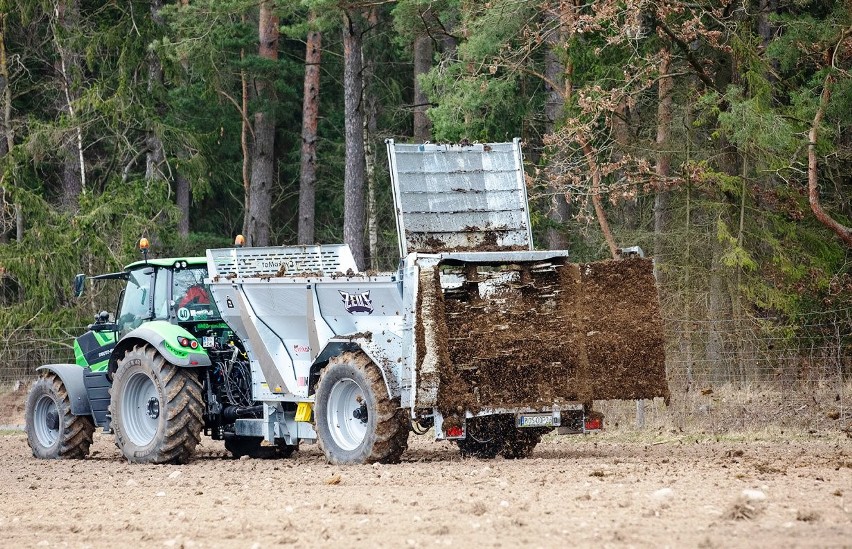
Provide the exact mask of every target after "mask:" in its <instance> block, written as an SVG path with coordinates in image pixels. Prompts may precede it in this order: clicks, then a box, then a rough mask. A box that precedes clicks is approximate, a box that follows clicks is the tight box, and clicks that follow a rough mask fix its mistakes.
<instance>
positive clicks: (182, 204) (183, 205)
mask: <svg viewBox="0 0 852 549" xmlns="http://www.w3.org/2000/svg"><path fill="white" fill-rule="evenodd" d="M175 195H176V197H175V202H176V203H177V207H178V210H180V212H181V216H180V219H178V234H179V235H181V236H183V237H187V236H189V199H190V192H189V180H188V179H187V178H185V177H184V176H183V175H182V174H180V173H175Z"/></svg>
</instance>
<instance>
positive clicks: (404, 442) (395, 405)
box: [314, 352, 409, 465]
mask: <svg viewBox="0 0 852 549" xmlns="http://www.w3.org/2000/svg"><path fill="white" fill-rule="evenodd" d="M314 420H315V422H316V431H317V436H318V438H319V444H320V447H321V448H322V450H323V452H324V453H325V457H326V459H327V460H328V462H329V463H331V464H334V465H341V464H349V463H376V462H378V463H396V462H398V461H399V457H400V456H401V455H402V453H403V452H404V451H405V449H406V448H407V447H408V431H409V419H408V415H407V414H406V411H405V410H403V409H401V408H400V407H399V399H393V400H392V399H391V398H390V397H389V396H388V392H387V389H386V388H385V383H384V380H383V379H382V374H381V372H380V371H379V368H378V367H377V366H376V365H375V364H373V362H372V361H371V360H370V359H369V357H367V355H365V354H364V353H361V352H347V353H343V354H342V355H339V356H337V357H334V358H332V359H331V360H330V361H329V364H328V366H326V367H325V369H324V370H323V371H322V373H321V374H320V378H319V381H318V382H317V387H316V404H315V406H314Z"/></svg>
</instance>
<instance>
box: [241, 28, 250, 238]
mask: <svg viewBox="0 0 852 549" xmlns="http://www.w3.org/2000/svg"><path fill="white" fill-rule="evenodd" d="M242 22H243V24H245V22H246V18H245V16H243V18H242ZM245 58H246V52H245V50H244V49H242V48H241V49H240V61H244V60H245ZM240 94H241V101H240V118H241V119H242V122H241V123H240V149H241V151H242V153H243V170H242V176H243V235H246V234H248V222H249V210H250V209H251V177H250V175H249V169H250V167H251V154H250V152H249V132H250V131H251V127H250V126H249V117H248V94H249V89H248V78H247V77H246V70H245V69H244V68H241V69H240Z"/></svg>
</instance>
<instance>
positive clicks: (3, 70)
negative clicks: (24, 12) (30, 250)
mask: <svg viewBox="0 0 852 549" xmlns="http://www.w3.org/2000/svg"><path fill="white" fill-rule="evenodd" d="M7 15H8V14H7V13H0V105H2V108H0V113H2V118H0V159H2V158H3V157H5V156H6V155H7V154H8V153H9V151H11V150H12V146H13V145H14V138H13V136H12V88H11V82H9V64H8V60H7V59H6V17H7ZM0 180H2V179H0ZM10 207H11V208H10ZM13 212H14V207H13V206H12V204H11V203H9V202H7V201H6V188H5V187H2V186H0V214H2V218H3V223H2V225H0V244H5V243H7V242H9V233H11V232H12V229H13V228H14V227H13V223H14V222H15V215H14V213H13Z"/></svg>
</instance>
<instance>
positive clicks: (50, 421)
mask: <svg viewBox="0 0 852 549" xmlns="http://www.w3.org/2000/svg"><path fill="white" fill-rule="evenodd" d="M25 409H26V420H25V423H26V430H27V444H28V445H29V447H30V449H31V450H32V452H33V455H34V456H35V457H37V458H41V459H83V458H85V457H86V456H88V455H89V448H90V447H91V445H92V437H93V434H94V432H95V424H94V423H93V422H92V418H91V417H89V416H75V415H74V414H72V413H71V399H70V398H69V397H68V391H67V389H66V388H65V384H64V383H63V382H62V378H60V377H59V376H58V375H56V374H55V373H53V372H47V373H44V374H42V376H41V377H40V378H39V379H38V381H36V382H35V384H34V385H33V387H32V389H30V392H29V394H28V395H27V401H26V408H25Z"/></svg>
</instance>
